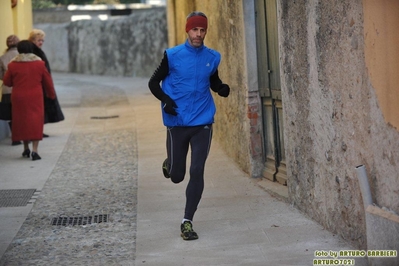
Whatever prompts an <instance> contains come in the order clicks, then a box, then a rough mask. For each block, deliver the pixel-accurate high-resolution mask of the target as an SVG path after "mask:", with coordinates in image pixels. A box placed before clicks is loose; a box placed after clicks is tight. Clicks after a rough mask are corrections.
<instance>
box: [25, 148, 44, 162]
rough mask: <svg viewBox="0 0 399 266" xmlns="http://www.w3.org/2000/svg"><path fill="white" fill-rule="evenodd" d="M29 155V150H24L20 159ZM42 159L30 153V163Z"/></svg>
mask: <svg viewBox="0 0 399 266" xmlns="http://www.w3.org/2000/svg"><path fill="white" fill-rule="evenodd" d="M30 155H31V153H30V150H29V149H26V150H24V152H23V153H22V157H24V158H29V157H30ZM41 158H42V157H40V156H39V154H37V152H34V151H32V161H36V160H40V159H41Z"/></svg>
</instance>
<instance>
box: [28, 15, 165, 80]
mask: <svg viewBox="0 0 399 266" xmlns="http://www.w3.org/2000/svg"><path fill="white" fill-rule="evenodd" d="M35 27H36V28H40V29H42V30H44V32H45V33H46V39H45V43H44V45H43V50H44V51H45V52H46V55H47V57H48V59H49V61H50V65H51V68H52V70H53V71H60V72H74V73H82V74H94V75H111V76H130V77H132V76H141V77H150V76H151V75H152V73H153V72H154V70H155V69H156V68H157V66H158V65H159V62H160V60H161V58H162V54H163V52H164V50H165V49H166V48H167V44H168V41H167V36H168V32H167V22H166V10H165V8H151V9H140V10H133V11H132V14H131V15H129V16H120V17H117V18H115V17H114V18H112V19H109V20H105V21H102V20H99V19H92V20H79V21H74V22H69V23H46V24H35Z"/></svg>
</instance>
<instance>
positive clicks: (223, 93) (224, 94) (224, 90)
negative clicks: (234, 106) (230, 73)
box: [218, 84, 230, 97]
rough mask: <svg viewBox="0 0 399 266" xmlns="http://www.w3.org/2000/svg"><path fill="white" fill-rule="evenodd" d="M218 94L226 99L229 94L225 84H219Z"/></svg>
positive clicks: (228, 88) (227, 86)
mask: <svg viewBox="0 0 399 266" xmlns="http://www.w3.org/2000/svg"><path fill="white" fill-rule="evenodd" d="M218 94H219V95H220V96H222V97H227V96H229V94H230V87H229V85H227V84H220V86H219V89H218Z"/></svg>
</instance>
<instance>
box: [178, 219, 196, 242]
mask: <svg viewBox="0 0 399 266" xmlns="http://www.w3.org/2000/svg"><path fill="white" fill-rule="evenodd" d="M180 229H181V234H180V236H181V237H182V238H183V239H184V240H195V239H198V235H197V233H196V232H195V231H194V230H193V224H192V223H191V222H190V221H185V222H184V223H182V224H181V226H180Z"/></svg>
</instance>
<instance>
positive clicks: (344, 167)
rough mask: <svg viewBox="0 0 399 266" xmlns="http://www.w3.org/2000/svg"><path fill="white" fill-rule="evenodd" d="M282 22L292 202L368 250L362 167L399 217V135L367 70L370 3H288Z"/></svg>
mask: <svg viewBox="0 0 399 266" xmlns="http://www.w3.org/2000/svg"><path fill="white" fill-rule="evenodd" d="M279 21H280V33H281V34H280V47H281V62H282V71H281V73H282V86H283V88H282V90H283V94H282V95H283V104H284V112H285V113H284V114H285V123H284V125H285V141H286V147H287V152H286V157H287V162H288V163H287V167H288V176H289V180H288V188H289V195H290V201H291V202H292V203H293V204H294V205H295V206H297V207H298V208H299V209H301V210H303V211H305V212H306V213H307V214H309V215H310V216H311V217H312V218H314V219H315V220H317V221H318V222H320V223H321V224H322V225H324V226H325V227H326V228H328V229H329V230H331V231H333V232H338V233H339V234H340V235H342V236H343V237H344V238H345V239H348V240H354V241H356V242H357V244H358V245H359V247H362V248H365V244H366V237H365V218H364V217H365V212H364V208H363V205H362V198H361V194H360V189H359V184H358V181H357V176H356V172H355V167H356V166H358V165H361V164H364V165H365V166H366V169H367V170H368V174H369V180H370V186H371V190H372V194H373V199H374V202H376V203H377V204H383V205H382V206H384V207H387V208H389V209H392V210H394V211H396V212H398V211H399V209H398V208H399V207H398V206H399V204H398V200H399V198H398V196H397V195H398V189H399V184H398V183H399V181H398V178H397V177H398V174H397V173H398V172H399V168H398V165H397V164H396V162H397V161H398V160H399V142H398V139H399V133H398V131H397V130H396V129H395V128H393V127H392V126H390V125H389V124H388V123H386V122H385V121H384V117H383V115H382V112H381V109H380V107H379V103H378V100H377V96H376V93H375V90H374V88H373V87H372V85H371V83H370V77H369V74H368V72H367V69H366V63H365V55H364V54H365V47H364V35H363V32H364V31H363V29H364V28H363V27H364V26H363V9H362V1H361V0H356V1H339V2H336V1H334V2H331V1H319V2H309V1H305V0H302V1H295V2H292V1H288V0H285V1H281V2H280V17H279ZM394 195H396V196H394Z"/></svg>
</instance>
